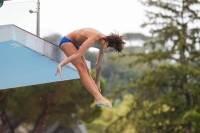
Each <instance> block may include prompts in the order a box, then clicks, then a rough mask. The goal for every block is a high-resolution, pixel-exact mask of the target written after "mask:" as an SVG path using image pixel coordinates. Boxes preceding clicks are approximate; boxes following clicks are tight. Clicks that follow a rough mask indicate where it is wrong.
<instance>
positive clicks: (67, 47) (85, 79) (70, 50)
mask: <svg viewBox="0 0 200 133" xmlns="http://www.w3.org/2000/svg"><path fill="white" fill-rule="evenodd" d="M60 48H61V50H62V51H63V52H64V53H65V54H66V55H67V56H68V57H69V56H71V55H73V54H74V53H76V52H77V49H76V48H75V46H74V44H73V43H66V44H62V45H61V47H60ZM71 63H72V64H73V65H74V66H75V67H76V68H77V70H78V73H79V76H80V80H81V82H82V84H83V85H84V86H85V87H86V88H87V90H88V91H89V92H90V93H91V94H92V95H93V96H94V98H95V102H97V103H103V104H105V105H106V106H108V107H112V105H111V103H110V102H109V101H108V100H106V99H105V98H104V97H103V96H102V95H101V93H100V92H99V91H98V88H97V86H96V84H95V83H94V81H93V80H92V79H91V78H90V76H89V74H88V72H87V71H88V70H87V69H88V68H87V67H86V66H85V64H84V62H83V60H82V57H80V58H78V59H76V60H74V61H72V62H71Z"/></svg>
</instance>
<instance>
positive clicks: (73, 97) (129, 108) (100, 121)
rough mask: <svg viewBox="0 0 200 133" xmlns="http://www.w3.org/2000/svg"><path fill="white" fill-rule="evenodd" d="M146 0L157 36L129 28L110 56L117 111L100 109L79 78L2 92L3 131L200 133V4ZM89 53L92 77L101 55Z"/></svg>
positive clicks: (105, 90) (108, 83)
mask: <svg viewBox="0 0 200 133" xmlns="http://www.w3.org/2000/svg"><path fill="white" fill-rule="evenodd" d="M141 3H143V5H144V6H145V7H146V18H147V20H146V23H144V24H141V26H142V27H144V28H149V29H150V33H151V36H145V35H143V34H140V33H125V34H124V36H125V37H126V41H127V44H129V45H127V46H125V49H124V51H123V52H122V53H119V54H116V53H112V54H106V56H105V60H104V69H103V71H102V77H101V88H102V94H103V95H104V96H106V97H107V98H108V99H109V100H111V101H112V103H113V109H111V110H109V109H107V108H105V107H96V106H95V105H94V103H93V97H92V96H91V95H90V94H89V92H88V91H87V90H86V89H85V88H84V86H83V85H82V84H81V83H80V81H79V80H70V81H62V82H57V83H49V84H43V85H35V86H29V87H21V88H15V89H7V90H1V91H0V111H1V123H0V132H11V133H12V132H16V131H17V129H19V127H23V128H24V129H26V131H27V132H31V133H43V132H46V133H50V132H51V131H54V132H61V131H62V132H63V133H79V132H80V133H87V132H88V133H199V132H200V102H199V101H200V27H199V25H198V22H199V20H200V14H199V13H200V10H199V9H200V8H198V7H200V1H199V0H173V1H172V0H158V1H154V0H141ZM133 31H134V29H133ZM61 37H62V36H61V35H59V34H57V33H55V34H52V35H49V36H46V37H43V38H44V39H46V40H47V41H50V42H52V43H54V44H58V42H59V40H60V38H61ZM133 43H134V44H135V45H131V44H133ZM141 43H142V46H141ZM85 57H86V59H87V60H89V61H91V67H92V72H91V73H92V75H93V77H94V75H95V63H96V57H97V53H96V52H92V51H88V52H87V53H85Z"/></svg>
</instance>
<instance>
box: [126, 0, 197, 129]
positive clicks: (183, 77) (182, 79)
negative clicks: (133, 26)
mask: <svg viewBox="0 0 200 133" xmlns="http://www.w3.org/2000/svg"><path fill="white" fill-rule="evenodd" d="M141 2H142V3H143V4H144V5H145V6H147V7H148V9H149V10H147V11H146V13H147V14H146V15H147V18H148V22H147V23H144V24H143V25H142V26H143V27H147V26H150V27H151V31H150V32H151V33H152V38H154V39H151V40H148V41H147V42H146V43H145V44H144V45H145V46H150V47H151V48H150V49H147V50H146V51H145V52H143V53H137V54H135V55H136V56H137V60H136V61H135V62H137V63H139V62H140V63H142V62H144V63H146V62H148V63H149V64H153V63H154V62H155V61H160V62H161V64H160V65H159V64H157V65H151V66H152V69H151V70H149V71H148V72H145V73H144V74H143V76H142V77H141V78H140V79H139V80H138V81H137V82H136V83H135V84H134V83H131V84H132V85H134V86H135V87H134V88H135V93H134V100H133V103H132V105H131V106H130V108H131V110H130V112H129V113H128V115H127V117H128V118H129V120H132V122H133V123H134V127H135V129H136V131H137V132H138V133H152V132H155V133H180V132H181V133H198V132H200V128H199V126H198V125H200V103H199V100H200V97H199V94H200V69H199V68H200V64H199V59H200V58H199V57H200V52H199V48H198V46H199V44H200V28H199V27H198V26H195V25H193V23H196V22H198V21H199V20H200V16H199V10H198V9H197V8H195V6H196V7H197V6H199V4H200V1H199V0H173V1H171V0H170V1H166V0H157V1H155V0H141ZM147 48H149V47H147ZM162 61H167V62H165V63H164V64H163V62H162Z"/></svg>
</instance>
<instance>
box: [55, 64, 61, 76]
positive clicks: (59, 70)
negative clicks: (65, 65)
mask: <svg viewBox="0 0 200 133" xmlns="http://www.w3.org/2000/svg"><path fill="white" fill-rule="evenodd" d="M58 73H59V74H60V78H61V79H62V67H61V65H60V64H59V65H58V67H57V71H56V74H55V76H56V75H57V74H58Z"/></svg>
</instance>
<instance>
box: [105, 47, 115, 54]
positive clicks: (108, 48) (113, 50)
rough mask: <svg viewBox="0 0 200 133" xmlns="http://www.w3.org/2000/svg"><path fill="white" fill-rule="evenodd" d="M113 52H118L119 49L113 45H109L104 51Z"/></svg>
mask: <svg viewBox="0 0 200 133" xmlns="http://www.w3.org/2000/svg"><path fill="white" fill-rule="evenodd" d="M112 52H117V50H116V49H115V48H113V47H107V48H106V49H105V51H104V53H112Z"/></svg>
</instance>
